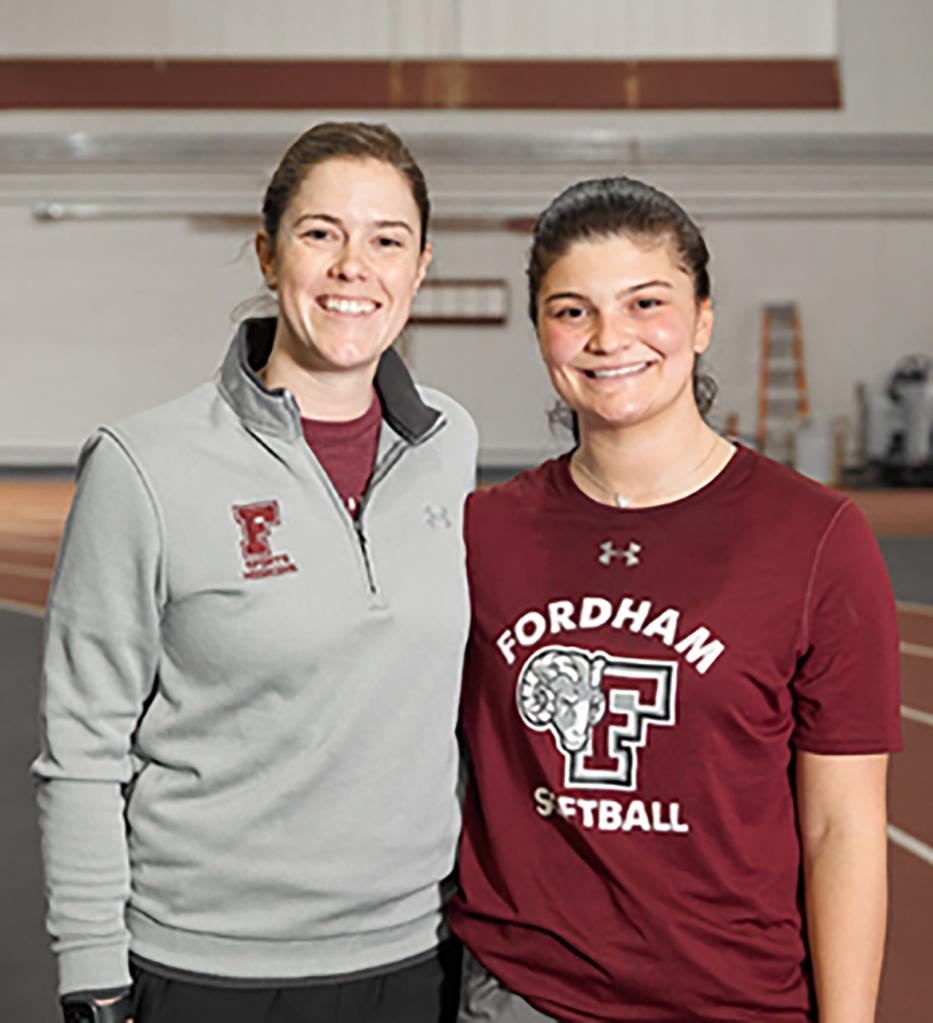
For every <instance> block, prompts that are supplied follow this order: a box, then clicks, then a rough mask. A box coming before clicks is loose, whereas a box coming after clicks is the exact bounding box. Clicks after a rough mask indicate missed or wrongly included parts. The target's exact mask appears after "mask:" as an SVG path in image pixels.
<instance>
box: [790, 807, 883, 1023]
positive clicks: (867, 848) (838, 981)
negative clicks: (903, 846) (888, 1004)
mask: <svg viewBox="0 0 933 1023" xmlns="http://www.w3.org/2000/svg"><path fill="white" fill-rule="evenodd" d="M803 866H804V890H805V895H806V909H807V930H808V935H809V939H810V951H811V957H812V961H813V972H814V981H815V986H816V997H817V1005H818V1008H819V1019H820V1023H874V1019H875V1003H876V1000H877V996H878V982H879V978H880V975H881V961H882V954H883V948H884V934H885V924H886V917H887V837H886V833H885V824H884V820H883V819H881V820H878V819H875V820H870V821H860V822H853V823H848V824H842V825H835V826H830V827H829V828H827V830H826V832H825V833H824V834H822V835H819V836H817V837H811V838H809V839H808V838H807V837H806V836H805V837H804V839H803Z"/></svg>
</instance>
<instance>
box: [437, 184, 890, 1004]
mask: <svg viewBox="0 0 933 1023" xmlns="http://www.w3.org/2000/svg"><path fill="white" fill-rule="evenodd" d="M708 258H709V256H708V252H707V249H706V245H705V243H704V241H703V239H702V237H701V235H700V232H699V231H698V230H697V228H696V227H695V225H694V224H693V223H692V222H691V221H690V219H689V218H688V217H687V215H686V213H684V211H683V210H682V209H681V208H680V207H679V206H678V205H677V204H676V203H675V202H673V200H671V199H670V198H669V197H668V196H666V195H664V194H662V193H660V192H658V191H656V190H655V189H653V188H650V187H648V186H646V185H643V184H641V183H640V182H636V181H631V180H629V179H627V178H612V179H607V180H603V181H587V182H582V183H580V184H577V185H575V186H573V187H572V188H570V189H568V190H567V191H566V192H564V193H563V194H562V195H560V196H559V197H558V198H557V199H556V200H555V201H554V202H553V203H552V204H551V206H550V207H549V208H548V209H547V210H546V211H545V212H544V213H543V214H542V216H541V218H540V219H539V221H538V223H537V226H536V228H535V234H534V242H533V246H532V252H531V259H530V265H529V270H528V276H529V283H530V311H531V317H532V320H533V322H534V323H535V326H536V328H537V332H538V338H539V342H540V348H541V355H542V357H543V359H544V363H545V366H546V368H547V370H548V373H549V374H550V377H551V380H552V382H553V384H554V387H555V390H556V391H557V393H558V394H559V396H560V397H561V399H563V401H564V402H565V403H566V405H567V406H568V407H569V409H570V410H571V412H572V413H573V418H574V432H575V436H576V438H577V441H578V443H577V445H576V447H575V448H574V450H573V451H572V452H571V453H570V454H569V455H565V456H563V457H562V458H558V459H554V460H552V461H550V462H547V463H545V464H544V465H542V466H540V467H539V468H538V469H536V470H533V471H530V472H527V473H523V474H521V475H520V476H519V477H517V478H516V479H515V480H513V481H511V482H510V483H508V484H506V485H505V486H502V487H497V488H493V489H492V490H490V491H487V492H485V493H478V494H475V495H473V497H472V498H471V499H470V502H469V505H468V509H467V527H466V528H467V541H468V545H469V552H470V553H469V572H470V580H471V589H472V601H473V624H472V632H471V638H470V643H469V647H468V658H467V668H466V673H465V678H464V693H463V702H462V721H463V728H464V733H465V736H466V739H467V742H468V745H469V748H470V751H471V754H472V759H473V773H472V783H471V786H470V791H469V796H468V800H467V805H466V810H465V830H464V836H463V841H462V845H461V860H460V863H461V867H460V871H461V891H460V894H459V895H458V896H457V898H456V899H455V900H454V904H453V906H452V910H451V922H452V926H453V929H454V931H455V932H456V933H457V934H459V935H460V937H461V938H462V939H463V940H464V942H465V944H466V946H467V951H468V955H467V962H466V966H465V973H464V992H463V998H462V1004H461V1010H460V1020H461V1023H471V1021H479V1020H485V1021H493V1023H506V1021H511V1023H531V1021H541V1020H550V1019H559V1020H573V1021H580V1023H583V1021H589V1023H602V1021H606V1023H608V1021H615V1020H629V1021H639V1023H646V1021H662V1020H665V1021H671V1023H673V1021H677V1023H686V1021H699V1020H703V1021H706V1023H710V1021H720V1023H725V1021H730V1023H739V1021H741V1023H762V1021H774V1023H777V1021H781V1023H805V1021H810V1020H814V1019H816V1018H817V1013H818V1014H819V1019H820V1023H869V1021H871V1020H873V1019H874V1005H875V999H876V991H877V985H878V977H879V972H880V965H881V954H882V943H883V935H884V919H885V850H886V838H885V817H886V815H885V772H886V764H887V756H886V754H887V752H888V751H890V750H892V749H896V748H897V747H898V745H899V742H900V733H899V717H898V702H899V701H898V692H897V637H896V625H895V613H894V605H893V599H892V595H891V591H890V586H889V583H888V580H887V576H886V573H885V570H884V566H883V563H882V561H881V558H880V555H879V553H878V550H877V546H876V544H875V542H874V539H873V537H872V535H871V532H870V530H869V528H868V526H867V523H866V522H865V520H864V518H863V517H862V516H861V515H860V513H859V512H858V510H857V509H856V508H855V506H854V505H853V504H852V503H851V502H850V501H848V500H847V499H845V498H844V497H842V496H841V495H838V494H836V493H834V492H832V491H830V490H828V489H826V488H823V487H820V486H819V485H817V484H815V483H812V482H811V481H809V480H805V479H804V478H803V477H801V476H798V475H797V474H796V473H794V472H792V471H791V470H789V469H787V468H785V467H784V466H781V465H778V464H776V463H774V462H771V461H769V460H768V459H766V458H763V457H762V456H760V455H758V454H756V453H754V452H752V451H751V450H749V449H747V448H743V447H736V446H734V445H733V444H731V443H729V442H728V441H727V440H725V439H723V438H722V437H721V436H719V435H718V434H717V433H715V432H714V431H713V430H712V429H711V428H710V427H709V426H708V425H707V423H706V422H705V419H704V413H705V412H706V410H707V407H708V404H709V400H710V397H711V387H710V384H709V382H708V380H706V379H705V378H704V377H702V376H701V375H699V373H698V369H697V361H698V359H699V357H700V356H701V354H702V353H704V352H705V351H706V349H707V348H708V346H709V344H710V340H711V336H712V328H713V311H712V306H711V302H710V281H709V275H708V273H707V262H708ZM801 879H802V886H801Z"/></svg>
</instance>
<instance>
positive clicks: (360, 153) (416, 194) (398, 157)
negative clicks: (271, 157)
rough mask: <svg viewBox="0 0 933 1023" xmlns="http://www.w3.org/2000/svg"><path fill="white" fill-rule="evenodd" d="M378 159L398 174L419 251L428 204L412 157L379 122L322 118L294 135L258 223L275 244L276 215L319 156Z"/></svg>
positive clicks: (424, 241)
mask: <svg viewBox="0 0 933 1023" xmlns="http://www.w3.org/2000/svg"><path fill="white" fill-rule="evenodd" d="M334 159H338V160H380V161H381V162H382V163H387V164H389V165H390V166H392V167H394V168H395V169H396V170H397V171H399V172H400V173H401V174H403V175H404V176H405V178H406V180H407V181H408V185H409V187H410V188H411V194H412V198H413V199H414V200H415V205H416V206H417V207H418V213H419V214H420V217H421V238H420V246H421V251H422V252H423V251H424V247H425V245H426V244H427V240H428V220H429V218H430V215H431V203H430V200H429V199H428V186H427V184H426V183H425V180H424V174H423V173H422V171H421V168H420V167H419V166H418V163H417V161H416V160H415V158H414V156H413V155H412V153H411V151H410V150H409V148H408V147H407V146H406V145H405V143H404V142H402V140H401V139H400V138H399V137H398V135H396V134H395V132H394V131H392V130H391V129H390V128H388V127H387V126H386V125H384V124H369V123H367V122H365V121H325V122H323V123H322V124H317V125H315V126H314V127H313V128H311V129H310V130H308V131H306V132H305V133H304V134H303V135H301V136H300V137H299V138H297V139H296V140H295V141H294V142H293V143H292V144H291V145H290V146H289V148H288V150H287V152H286V153H285V155H284V156H283V157H282V160H281V162H280V163H279V165H278V167H277V168H276V171H275V173H274V174H273V175H272V180H271V181H270V182H269V186H268V188H267V189H266V194H265V197H264V198H263V202H262V223H263V227H264V228H265V230H266V234H267V235H268V236H269V239H270V241H271V242H272V244H273V245H275V240H276V237H277V235H278V232H279V225H280V223H281V221H282V216H283V214H284V213H285V210H286V209H287V208H288V204H289V203H290V202H291V201H292V199H293V198H294V197H295V193H296V192H297V191H298V189H299V188H301V183H302V182H303V181H304V179H305V177H306V176H307V174H308V171H310V170H311V168H312V167H314V166H316V165H317V164H319V163H323V162H324V161H325V160H334Z"/></svg>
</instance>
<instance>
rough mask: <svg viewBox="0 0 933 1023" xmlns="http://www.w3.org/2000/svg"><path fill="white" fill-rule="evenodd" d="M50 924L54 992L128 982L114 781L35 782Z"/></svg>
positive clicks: (124, 870) (124, 869)
mask: <svg viewBox="0 0 933 1023" xmlns="http://www.w3.org/2000/svg"><path fill="white" fill-rule="evenodd" d="M38 797H39V800H38V801H39V814H40V823H41V826H42V853H43V860H44V864H45V874H46V886H47V891H48V898H49V917H48V926H49V931H50V933H51V936H52V940H53V946H52V947H53V951H54V952H55V953H56V957H57V959H58V967H59V992H60V993H61V994H67V993H68V992H72V991H87V990H107V989H109V988H121V987H125V986H127V985H129V983H130V975H129V964H128V960H127V950H128V946H129V938H128V934H127V931H126V925H125V923H124V920H123V914H124V909H125V906H126V900H127V897H128V894H129V865H128V861H127V851H126V835H125V831H124V826H123V813H122V810H123V800H122V798H121V795H120V788H119V785H117V784H111V783H106V782H91V781H70V780H62V779H41V780H40V781H39V792H38Z"/></svg>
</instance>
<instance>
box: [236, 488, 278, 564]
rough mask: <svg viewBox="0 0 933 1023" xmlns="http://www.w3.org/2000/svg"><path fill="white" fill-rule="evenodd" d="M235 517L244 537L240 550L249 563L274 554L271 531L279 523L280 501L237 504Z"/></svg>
mask: <svg viewBox="0 0 933 1023" xmlns="http://www.w3.org/2000/svg"><path fill="white" fill-rule="evenodd" d="M233 517H234V519H235V520H236V523H237V525H238V526H239V527H240V532H241V533H242V534H243V539H242V540H241V541H240V550H241V551H242V552H243V560H244V561H245V562H246V564H247V565H249V564H251V563H252V562H254V561H258V560H261V559H263V558H268V557H270V556H271V555H272V548H271V546H270V544H269V533H270V531H271V530H272V527H273V526H277V525H278V524H279V502H278V501H261V502H260V503H258V504H235V505H234V506H233Z"/></svg>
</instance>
